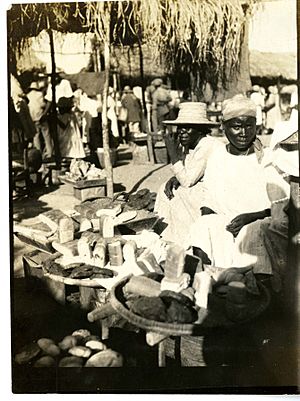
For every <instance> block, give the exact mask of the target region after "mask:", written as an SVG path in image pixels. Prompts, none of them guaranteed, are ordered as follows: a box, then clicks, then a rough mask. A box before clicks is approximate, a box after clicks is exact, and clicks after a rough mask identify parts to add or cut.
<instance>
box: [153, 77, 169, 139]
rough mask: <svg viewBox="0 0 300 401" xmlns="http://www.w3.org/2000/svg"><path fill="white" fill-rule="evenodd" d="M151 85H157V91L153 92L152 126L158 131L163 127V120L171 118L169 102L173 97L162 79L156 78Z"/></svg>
mask: <svg viewBox="0 0 300 401" xmlns="http://www.w3.org/2000/svg"><path fill="white" fill-rule="evenodd" d="M151 85H153V86H154V87H155V91H154V92H153V93H152V128H153V131H154V132H155V133H157V132H158V131H161V129H162V128H163V125H162V122H163V121H164V120H168V119H170V118H169V112H170V108H169V106H168V104H169V102H170V101H171V100H172V98H171V96H170V93H169V90H168V89H167V87H166V86H163V81H162V79H160V78H156V79H154V80H153V81H152V82H151Z"/></svg>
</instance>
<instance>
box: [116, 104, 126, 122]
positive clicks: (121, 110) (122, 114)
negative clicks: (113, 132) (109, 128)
mask: <svg viewBox="0 0 300 401" xmlns="http://www.w3.org/2000/svg"><path fill="white" fill-rule="evenodd" d="M127 118H128V110H127V109H126V108H125V107H120V108H119V114H118V120H119V121H123V122H124V123H126V122H127Z"/></svg>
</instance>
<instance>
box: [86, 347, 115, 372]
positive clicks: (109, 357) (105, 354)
mask: <svg viewBox="0 0 300 401" xmlns="http://www.w3.org/2000/svg"><path fill="white" fill-rule="evenodd" d="M84 366H85V367H86V368H101V367H104V368H105V367H110V368H113V367H121V366H123V358H122V355H121V354H119V353H118V352H115V351H113V350H111V349H106V350H103V351H100V352H98V353H97V354H94V355H93V356H91V357H90V358H89V359H88V360H87V362H86V364H85V365H84Z"/></svg>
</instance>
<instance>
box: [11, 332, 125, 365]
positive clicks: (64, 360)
mask: <svg viewBox="0 0 300 401" xmlns="http://www.w3.org/2000/svg"><path fill="white" fill-rule="evenodd" d="M14 360H15V362H16V363H17V364H18V365H31V366H33V367H38V368H42V367H48V368H49V367H59V368H67V367H120V366H123V357H122V355H121V354H119V353H118V352H116V351H113V350H112V349H109V348H107V347H106V345H105V344H104V343H103V342H102V341H100V338H99V337H98V336H95V335H91V333H90V331H89V330H86V329H79V330H75V331H74V332H73V333H72V334H71V335H67V336H66V337H64V338H63V339H62V340H61V341H60V342H58V343H56V342H55V341H54V340H52V339H51V338H40V339H39V340H37V342H34V343H32V344H29V345H27V346H26V347H24V348H23V349H22V350H21V351H20V352H19V353H18V354H17V355H16V356H15V358H14Z"/></svg>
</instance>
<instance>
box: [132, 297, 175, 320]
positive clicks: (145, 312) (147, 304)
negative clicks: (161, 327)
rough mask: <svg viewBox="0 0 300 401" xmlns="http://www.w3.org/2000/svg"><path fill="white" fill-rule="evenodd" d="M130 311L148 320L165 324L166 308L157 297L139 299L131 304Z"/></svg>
mask: <svg viewBox="0 0 300 401" xmlns="http://www.w3.org/2000/svg"><path fill="white" fill-rule="evenodd" d="M131 310H132V312H133V313H136V314H137V315H139V316H142V317H144V318H146V319H149V320H155V321H158V322H165V321H166V319H167V310H166V306H165V304H164V302H163V301H162V299H161V298H159V297H139V298H138V299H136V300H134V301H133V302H132V304H131Z"/></svg>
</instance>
